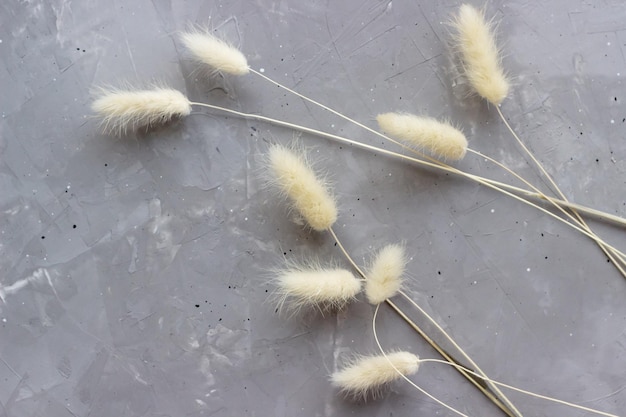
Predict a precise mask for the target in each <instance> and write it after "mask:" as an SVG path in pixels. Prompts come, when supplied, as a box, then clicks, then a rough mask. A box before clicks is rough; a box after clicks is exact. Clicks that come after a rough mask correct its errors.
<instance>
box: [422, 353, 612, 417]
mask: <svg viewBox="0 0 626 417" xmlns="http://www.w3.org/2000/svg"><path fill="white" fill-rule="evenodd" d="M419 361H420V363H429V362H430V363H441V364H444V365H449V366H452V367H454V368H456V369H458V368H459V367H461V368H465V367H464V366H463V365H459V364H455V363H451V362H446V361H442V360H440V359H420V360H419ZM465 371H466V372H468V373H469V374H472V375H474V376H475V377H477V378H480V379H483V380H484V381H485V382H490V383H492V384H495V385H499V386H501V387H503V388H507V389H510V390H512V391H517V392H520V393H522V394H526V395H530V396H531V397H536V398H540V399H542V400H546V401H552V402H555V403H557V404H561V405H566V406H568V407H572V408H577V409H579V410H583V411H588V412H590V413H594V414H599V415H602V416H606V417H619V416H617V415H615V414H610V413H605V412H604V411H600V410H596V409H593V408H589V407H585V406H582V405H578V404H574V403H570V402H568V401H563V400H559V399H558V398H553V397H548V396H547V395H542V394H537V393H535V392H532V391H528V390H525V389H521V388H517V387H514V386H512V385H508V384H505V383H503V382H498V381H495V380H493V379H489V378H486V377H483V376H481V375H479V374H477V373H476V372H474V371H472V370H470V369H467V368H465Z"/></svg>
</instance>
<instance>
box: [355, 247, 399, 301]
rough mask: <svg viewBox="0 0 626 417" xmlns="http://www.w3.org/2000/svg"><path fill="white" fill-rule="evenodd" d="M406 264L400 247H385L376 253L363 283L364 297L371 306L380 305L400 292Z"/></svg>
mask: <svg viewBox="0 0 626 417" xmlns="http://www.w3.org/2000/svg"><path fill="white" fill-rule="evenodd" d="M406 262H407V261H406V256H405V254H404V248H403V247H402V246H400V245H387V246H385V247H384V248H382V249H381V250H380V251H379V252H378V255H376V258H375V259H374V262H373V263H372V265H371V267H370V269H369V271H368V272H367V281H366V282H365V295H366V296H367V300H368V301H369V302H370V303H371V304H374V305H376V304H380V303H382V302H383V301H385V300H386V299H388V298H391V297H393V296H394V295H396V294H397V293H398V291H400V289H401V288H402V274H404V271H405V267H406Z"/></svg>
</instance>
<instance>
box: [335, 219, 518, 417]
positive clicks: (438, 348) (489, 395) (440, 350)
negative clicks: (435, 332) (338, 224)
mask: <svg viewBox="0 0 626 417" xmlns="http://www.w3.org/2000/svg"><path fill="white" fill-rule="evenodd" d="M328 231H329V233H330V234H331V235H332V237H333V239H334V240H335V242H336V243H337V246H338V247H339V249H340V250H341V252H342V254H343V255H344V257H345V258H346V259H347V260H348V262H349V263H350V264H351V265H352V267H353V268H354V269H355V270H356V271H357V272H358V273H359V275H361V277H362V278H363V279H364V280H366V279H367V276H366V275H365V273H364V272H363V270H362V269H361V268H360V267H359V266H358V265H357V264H356V262H355V261H354V259H353V258H352V256H350V254H349V253H348V251H347V250H346V249H345V247H344V246H343V244H342V243H341V241H340V240H339V238H338V237H337V234H336V233H335V231H334V230H333V228H332V227H329V228H328ZM385 302H386V303H387V304H388V305H389V306H390V307H391V308H392V309H393V310H394V311H395V312H396V313H397V314H398V315H399V316H400V317H402V319H404V321H405V322H406V323H407V324H408V325H409V326H411V327H412V328H413V330H415V331H416V332H417V333H418V334H419V335H420V336H422V338H424V340H425V341H426V342H427V343H428V344H429V345H430V346H432V348H433V349H435V350H436V351H437V352H438V353H439V354H440V355H441V356H442V357H443V358H445V359H446V360H447V361H449V362H451V363H456V364H459V365H460V363H459V362H458V361H457V360H456V359H454V357H452V356H450V355H449V354H448V353H447V352H446V351H445V350H444V349H443V348H442V347H441V346H439V345H438V344H437V343H436V342H435V341H434V340H433V339H431V338H430V337H429V336H428V335H427V334H426V333H425V332H424V331H423V330H422V329H421V328H420V327H419V326H418V325H417V324H416V323H415V322H414V321H413V320H411V319H410V318H409V317H408V316H407V315H406V314H405V313H404V312H403V311H402V310H401V309H400V308H399V307H398V306H397V305H396V304H395V303H393V302H392V301H391V300H390V299H387V300H385ZM377 308H378V307H377ZM426 316H427V317H428V318H429V319H430V320H431V321H432V320H433V319H432V318H431V317H430V316H428V315H426ZM434 324H435V325H436V326H438V325H437V323H434ZM438 327H439V326H438ZM439 328H440V327H439ZM442 331H443V329H442ZM444 334H445V332H444ZM448 337H449V336H448ZM458 350H459V351H460V352H461V353H462V354H463V355H464V356H465V357H466V358H468V359H469V356H468V355H467V354H466V353H465V352H464V351H463V350H462V349H461V348H460V347H459V348H458ZM383 354H384V352H383ZM469 361H470V362H471V363H473V362H472V360H471V359H469ZM472 366H474V365H472ZM394 369H395V368H394ZM396 370H397V369H396ZM457 370H458V371H459V372H460V373H461V374H462V375H463V376H464V377H465V378H467V380H468V381H470V382H471V383H472V384H473V385H474V386H475V387H476V388H478V389H479V390H480V391H481V392H482V393H483V394H484V395H485V396H486V397H487V398H488V399H489V400H490V401H491V402H493V403H494V404H495V405H496V406H497V407H498V408H500V409H501V410H502V411H504V413H505V414H506V415H508V416H509V417H517V416H518V415H520V416H521V414H514V412H513V411H512V410H511V408H510V407H508V406H507V405H505V404H503V403H502V401H501V400H500V399H499V398H498V397H496V396H495V395H493V394H492V393H491V392H490V391H489V390H488V389H486V387H485V386H483V385H482V384H481V383H480V381H478V380H476V379H475V378H473V377H472V376H471V375H470V374H468V373H466V372H464V371H463V370H462V369H461V368H457ZM481 372H482V371H481ZM485 376H486V375H485ZM418 389H419V388H418ZM500 394H501V395H502V396H504V394H502V393H500ZM427 395H428V394H427ZM505 398H506V397H505ZM513 409H515V408H514V407H513Z"/></svg>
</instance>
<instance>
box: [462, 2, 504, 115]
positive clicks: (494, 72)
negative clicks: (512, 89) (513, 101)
mask: <svg viewBox="0 0 626 417" xmlns="http://www.w3.org/2000/svg"><path fill="white" fill-rule="evenodd" d="M453 26H454V27H455V28H456V32H457V34H456V36H457V39H456V41H457V47H458V49H459V51H460V53H461V57H462V59H463V63H464V67H465V74H466V76H467V78H468V80H469V82H470V84H471V85H472V88H473V89H474V90H476V92H477V93H478V94H479V95H480V96H481V97H483V98H484V99H485V100H487V101H489V102H490V103H492V104H495V105H498V104H500V103H501V102H502V100H504V98H505V97H506V96H507V94H508V93H509V81H508V79H507V77H506V75H505V73H504V70H503V69H502V66H501V61H500V56H499V53H498V47H497V46H496V41H495V37H494V33H493V28H492V24H491V23H489V22H487V21H486V20H485V15H484V13H483V12H482V11H479V10H478V9H476V8H475V7H473V6H470V5H469V4H463V5H462V6H461V7H460V9H459V14H458V15H457V16H456V18H455V19H454V21H453Z"/></svg>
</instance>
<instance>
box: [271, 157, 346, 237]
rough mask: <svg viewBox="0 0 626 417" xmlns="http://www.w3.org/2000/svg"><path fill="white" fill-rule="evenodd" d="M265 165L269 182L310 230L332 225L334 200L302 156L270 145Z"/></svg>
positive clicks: (335, 216)
mask: <svg viewBox="0 0 626 417" xmlns="http://www.w3.org/2000/svg"><path fill="white" fill-rule="evenodd" d="M268 166H269V171H270V173H271V176H272V182H274V183H276V185H277V186H278V187H279V188H280V190H281V192H282V193H284V194H285V195H286V196H287V197H288V198H289V200H290V201H291V204H292V205H293V207H294V208H295V209H296V210H297V211H298V213H300V215H301V216H302V217H303V218H304V220H306V222H307V224H308V225H309V226H310V227H311V228H312V229H314V230H317V231H319V232H321V231H324V230H327V229H328V228H329V227H331V226H332V225H333V223H335V221H336V220H337V206H336V204H335V199H334V198H333V196H332V195H331V194H330V192H329V191H328V188H327V186H326V184H325V182H324V181H323V180H321V179H320V178H318V177H317V176H316V175H315V172H313V170H312V169H311V167H310V165H309V164H308V163H307V161H306V159H305V158H304V156H303V155H299V154H297V153H295V152H293V151H291V150H289V149H287V148H285V147H283V146H280V145H273V146H272V147H271V148H270V150H269V155H268Z"/></svg>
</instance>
